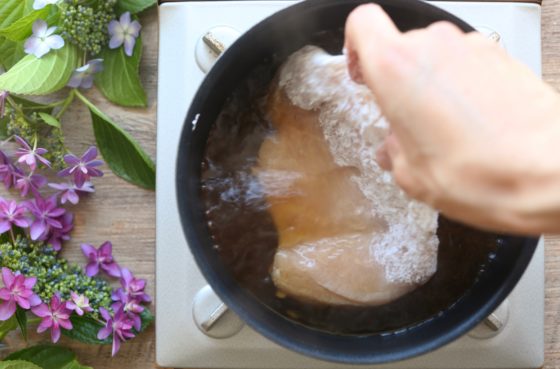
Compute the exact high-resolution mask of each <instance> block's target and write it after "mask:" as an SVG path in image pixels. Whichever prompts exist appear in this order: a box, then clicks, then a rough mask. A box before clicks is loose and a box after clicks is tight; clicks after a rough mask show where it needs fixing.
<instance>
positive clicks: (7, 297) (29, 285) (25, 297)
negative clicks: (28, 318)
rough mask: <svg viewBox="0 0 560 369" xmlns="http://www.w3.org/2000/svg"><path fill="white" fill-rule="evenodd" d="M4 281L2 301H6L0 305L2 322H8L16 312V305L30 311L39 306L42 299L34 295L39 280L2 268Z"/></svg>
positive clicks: (0, 290)
mask: <svg viewBox="0 0 560 369" xmlns="http://www.w3.org/2000/svg"><path fill="white" fill-rule="evenodd" d="M2 281H3V282H4V288H2V289H0V299H2V300H4V302H3V303H2V305H0V320H8V319H9V318H10V317H11V316H12V315H14V313H15V312H16V304H17V305H19V306H20V307H21V308H22V309H29V308H30V307H32V306H36V305H39V304H40V303H41V299H40V298H39V296H37V295H36V294H34V293H33V286H35V283H36V282H37V278H35V277H29V278H26V277H25V276H23V275H21V274H19V273H17V272H16V273H15V274H14V273H12V271H11V270H10V269H8V268H2Z"/></svg>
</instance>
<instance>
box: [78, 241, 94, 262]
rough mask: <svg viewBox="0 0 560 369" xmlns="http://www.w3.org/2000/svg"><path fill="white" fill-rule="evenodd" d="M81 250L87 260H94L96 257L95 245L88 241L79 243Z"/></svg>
mask: <svg viewBox="0 0 560 369" xmlns="http://www.w3.org/2000/svg"><path fill="white" fill-rule="evenodd" d="M80 247H81V249H82V252H83V253H84V255H85V256H86V257H87V258H88V259H89V260H96V259H97V250H96V249H95V247H93V246H92V245H90V244H88V243H82V244H81V245H80Z"/></svg>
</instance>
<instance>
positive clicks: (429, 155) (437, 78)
mask: <svg viewBox="0 0 560 369" xmlns="http://www.w3.org/2000/svg"><path fill="white" fill-rule="evenodd" d="M345 48H346V50H347V56H348V62H349V71H350V74H351V75H352V77H353V78H354V80H356V81H357V82H359V83H366V84H367V85H368V87H369V88H370V89H371V90H372V91H373V93H374V94H375V96H376V99H377V101H378V104H379V106H380V108H381V110H382V111H383V113H384V115H385V117H386V118H387V119H388V121H389V122H390V125H391V130H392V134H391V135H390V136H389V137H388V138H387V139H386V141H385V144H384V146H383V147H382V148H381V149H379V151H378V153H377V158H378V163H379V164H380V165H381V166H382V167H383V168H384V169H388V170H392V171H393V174H394V177H395V180H396V182H397V183H398V184H399V185H400V186H401V187H402V188H403V189H404V190H405V191H406V192H407V193H408V194H409V195H410V196H411V197H414V198H416V199H418V200H421V201H424V202H426V203H428V204H430V205H432V206H434V207H435V208H437V209H438V210H440V211H442V212H443V213H444V214H446V215H447V216H449V217H451V218H455V219H458V220H461V221H464V222H466V223H470V224H472V225H476V226H479V227H482V228H487V229H492V230H498V231H509V232H515V233H535V234H536V233H541V232H547V231H549V232H552V231H559V230H560V155H558V153H559V152H560V149H559V145H560V97H559V95H558V94H557V93H556V92H555V91H554V90H553V89H552V88H551V87H549V86H547V85H546V84H544V83H543V82H542V81H541V80H540V79H539V78H538V77H537V76H535V75H534V74H533V73H532V72H531V71H530V70H529V69H528V68H527V67H525V66H524V65H522V64H520V63H518V62H517V61H515V60H513V59H512V58H510V57H509V56H508V55H507V53H506V52H505V50H503V49H502V48H500V47H499V46H498V45H497V44H495V43H494V42H492V41H490V40H487V39H486V38H485V37H484V36H482V35H480V34H478V33H469V34H464V33H463V32H462V31H460V30H459V29H458V28H457V27H455V26H454V25H452V24H450V23H447V22H438V23H434V24H432V25H431V26H429V27H428V28H426V29H420V30H413V31H409V32H406V33H401V32H400V31H399V30H398V29H397V28H396V27H395V25H394V24H393V22H392V21H391V19H390V18H389V16H388V15H387V14H386V13H385V12H384V11H383V10H382V8H381V7H379V6H377V5H372V4H370V5H363V6H360V7H358V8H357V9H356V10H354V11H353V12H352V13H351V14H350V16H349V18H348V20H347V23H346V40H345Z"/></svg>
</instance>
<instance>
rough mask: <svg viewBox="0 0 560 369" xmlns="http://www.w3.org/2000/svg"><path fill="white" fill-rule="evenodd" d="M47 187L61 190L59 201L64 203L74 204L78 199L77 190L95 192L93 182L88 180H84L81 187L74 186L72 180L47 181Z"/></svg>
mask: <svg viewBox="0 0 560 369" xmlns="http://www.w3.org/2000/svg"><path fill="white" fill-rule="evenodd" d="M49 187H50V188H54V189H55V190H59V191H61V192H60V202H61V203H63V204H66V202H70V203H72V204H74V205H76V204H77V203H78V202H79V201H80V196H79V195H78V192H89V193H91V192H95V188H94V187H93V184H92V183H91V182H89V181H86V182H84V184H83V186H82V187H78V186H76V184H75V183H73V182H67V183H49Z"/></svg>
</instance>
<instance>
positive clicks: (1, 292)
mask: <svg viewBox="0 0 560 369" xmlns="http://www.w3.org/2000/svg"><path fill="white" fill-rule="evenodd" d="M11 298H12V293H11V292H10V290H8V289H7V288H2V289H0V299H2V300H4V301H8V300H10V299H11Z"/></svg>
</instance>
